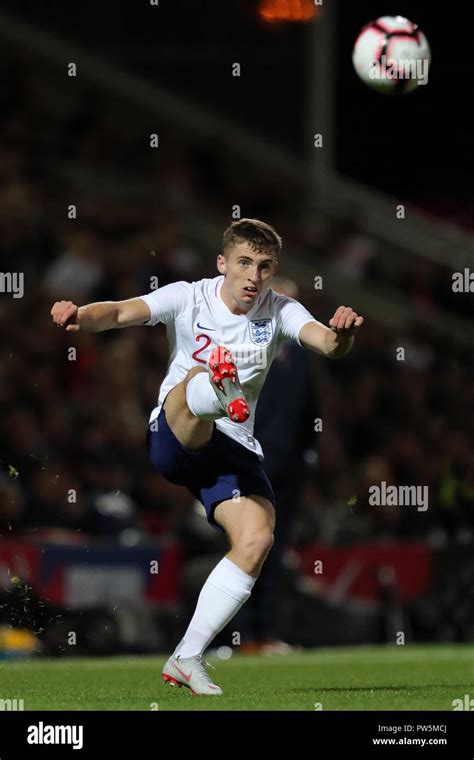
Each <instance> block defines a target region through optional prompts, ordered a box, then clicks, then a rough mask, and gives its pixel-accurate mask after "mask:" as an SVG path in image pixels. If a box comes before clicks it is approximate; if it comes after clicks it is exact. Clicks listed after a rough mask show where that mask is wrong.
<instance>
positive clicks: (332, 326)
mask: <svg viewBox="0 0 474 760" xmlns="http://www.w3.org/2000/svg"><path fill="white" fill-rule="evenodd" d="M363 322H364V317H359V315H358V314H356V312H355V311H354V310H353V309H351V307H350V306H339V308H338V309H336V311H335V313H334V316H333V317H332V318H331V319H330V320H329V327H325V326H324V325H322V324H321V323H320V322H307V323H306V324H305V325H303V327H302V328H301V330H300V333H299V339H300V342H301V344H302V345H303V346H305V347H306V348H310V349H312V350H313V351H317V352H318V353H320V354H324V356H328V357H329V358H330V359H339V358H340V357H341V356H345V355H346V354H347V353H348V351H350V350H351V348H352V345H353V343H354V335H355V333H356V332H357V330H358V329H359V327H360V326H361V325H362V324H363Z"/></svg>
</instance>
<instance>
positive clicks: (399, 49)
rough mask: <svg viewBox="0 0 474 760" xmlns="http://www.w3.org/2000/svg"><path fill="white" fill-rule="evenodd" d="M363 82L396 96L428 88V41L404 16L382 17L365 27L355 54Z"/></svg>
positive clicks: (357, 68) (358, 40)
mask: <svg viewBox="0 0 474 760" xmlns="http://www.w3.org/2000/svg"><path fill="white" fill-rule="evenodd" d="M352 62H353V64H354V68H355V70H356V72H357V74H358V75H359V77H360V78H361V79H362V81H363V82H364V83H365V84H366V85H368V86H369V87H371V88H372V89H373V90H377V91H378V92H383V93H388V94H396V93H406V92H411V91H412V90H415V89H416V88H417V87H418V86H419V85H422V84H427V82H428V70H429V67H430V63H431V52H430V46H429V44H428V40H427V39H426V37H425V35H424V34H423V32H422V31H421V29H419V27H418V26H417V25H416V24H414V23H413V22H412V21H409V20H408V19H406V18H403V16H381V17H380V18H378V19H377V20H376V21H371V22H370V23H369V24H367V25H366V26H364V28H363V29H362V30H361V32H360V34H359V36H358V37H357V39H356V41H355V44H354V50H353V52H352Z"/></svg>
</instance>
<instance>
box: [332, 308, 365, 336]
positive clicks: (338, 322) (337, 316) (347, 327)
mask: <svg viewBox="0 0 474 760" xmlns="http://www.w3.org/2000/svg"><path fill="white" fill-rule="evenodd" d="M363 322H364V317H359V315H358V314H356V312H355V311H354V309H351V307H350V306H339V308H338V309H336V311H335V312H334V316H333V317H332V318H331V319H330V320H329V327H330V328H331V330H333V332H335V333H339V334H340V333H342V334H343V335H347V336H348V337H349V336H351V335H354V333H356V332H357V330H358V329H359V327H360V326H361V325H362V324H363Z"/></svg>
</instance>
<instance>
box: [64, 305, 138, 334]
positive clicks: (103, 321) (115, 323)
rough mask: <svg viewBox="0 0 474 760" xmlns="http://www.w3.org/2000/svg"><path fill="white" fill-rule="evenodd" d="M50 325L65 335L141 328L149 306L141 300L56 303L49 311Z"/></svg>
mask: <svg viewBox="0 0 474 760" xmlns="http://www.w3.org/2000/svg"><path fill="white" fill-rule="evenodd" d="M51 316H52V318H53V322H54V323H55V324H57V325H58V327H65V328H66V331H67V332H79V330H83V331H85V332H102V331H103V330H113V329H115V328H119V327H132V326H133V325H143V324H144V323H145V322H148V320H149V319H150V317H151V312H150V308H149V306H148V305H147V304H146V303H145V301H144V300H143V299H141V298H129V299H127V300H126V301H98V302H97V303H89V304H87V305H85V306H77V305H76V304H75V303H73V302H72V301H56V303H55V304H54V306H53V307H52V309H51Z"/></svg>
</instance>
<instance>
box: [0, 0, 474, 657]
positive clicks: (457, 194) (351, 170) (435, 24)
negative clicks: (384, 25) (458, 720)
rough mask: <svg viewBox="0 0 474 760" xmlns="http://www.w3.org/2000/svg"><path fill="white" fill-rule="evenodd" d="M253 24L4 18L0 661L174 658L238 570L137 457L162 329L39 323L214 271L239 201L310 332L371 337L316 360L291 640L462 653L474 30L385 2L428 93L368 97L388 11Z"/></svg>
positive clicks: (145, 16) (236, 12)
mask: <svg viewBox="0 0 474 760" xmlns="http://www.w3.org/2000/svg"><path fill="white" fill-rule="evenodd" d="M262 5H263V4H259V3H256V2H230V1H227V2H226V3H225V8H224V4H219V3H216V2H205V1H204V0H201V1H200V2H198V1H197V0H196V2H192V1H191V2H184V1H182V2H179V1H176V0H175V1H174V2H171V1H170V2H167V1H166V0H160V2H159V5H158V7H152V6H150V5H149V4H147V3H146V2H142V3H139V4H137V3H120V4H117V3H111V2H102V3H101V4H100V8H99V7H98V6H97V5H96V4H94V3H91V2H82V3H81V4H80V5H79V4H75V3H68V4H61V3H59V2H49V3H43V4H42V5H41V6H39V5H37V4H34V3H31V2H24V1H21V0H15V2H11V3H10V2H3V3H2V10H1V12H0V35H1V39H2V54H1V67H2V73H3V78H2V79H3V81H4V82H5V84H6V86H4V88H2V90H1V120H0V129H1V149H0V176H1V185H0V230H1V234H0V271H2V272H24V275H25V294H24V298H22V299H14V298H12V296H11V294H8V293H4V294H1V295H0V310H1V311H0V314H1V320H0V331H1V342H0V346H1V348H0V351H1V360H0V404H1V408H2V414H1V420H0V427H1V452H0V454H1V463H2V474H1V476H0V533H1V538H0V578H1V583H0V587H1V588H2V589H3V591H2V592H0V620H1V621H2V636H1V639H0V641H1V651H2V653H3V655H4V656H5V657H9V656H13V655H14V654H15V653H17V652H28V651H31V650H39V651H41V652H43V653H46V654H59V655H61V654H68V655H71V654H112V653H115V652H118V651H133V652H163V651H166V650H167V649H169V647H170V646H171V645H172V644H173V643H175V642H176V637H177V635H179V633H180V632H182V629H183V625H184V624H185V622H186V621H187V619H188V615H189V611H190V610H191V609H192V607H193V603H194V600H195V598H196V594H197V592H198V591H199V587H200V583H201V581H202V580H203V579H204V577H205V575H206V573H207V572H208V571H209V570H210V568H211V567H212V565H213V564H214V563H215V561H216V560H217V559H218V558H219V557H220V556H221V555H222V553H223V551H224V550H225V544H224V545H223V544H222V539H221V538H220V537H219V536H218V535H217V534H215V533H214V532H213V531H210V530H208V528H207V525H206V523H205V522H204V521H203V520H202V517H200V515H199V513H198V512H197V511H196V510H195V508H194V505H193V503H192V499H191V498H190V497H188V495H187V493H186V492H185V491H184V490H182V489H179V488H175V487H173V486H171V485H169V484H167V483H166V482H165V481H164V480H163V479H162V478H160V477H159V476H158V475H157V474H156V473H154V472H153V471H152V468H151V465H150V464H149V462H148V459H147V456H146V451H145V447H144V434H145V430H146V422H147V419H148V414H149V411H150V409H151V408H152V407H153V406H154V404H155V400H156V395H157V390H158V387H159V384H160V381H161V379H162V378H163V377H164V372H165V369H166V362H167V344H166V338H165V332H164V328H161V327H160V328H156V329H153V330H151V329H139V328H132V329H129V330H126V331H114V332H109V333H103V334H99V335H87V334H83V335H82V334H81V335H80V336H79V337H78V338H74V339H72V337H71V335H70V334H66V333H64V332H60V331H57V330H56V329H53V327H54V326H53V325H52V322H51V318H50V315H49V312H50V308H51V305H52V303H53V302H54V301H55V300H58V299H72V300H74V301H76V302H77V303H79V304H83V303H87V302H90V301H95V300H109V299H123V298H128V297H133V296H135V295H138V294H140V293H144V292H147V291H148V290H149V289H150V288H149V283H150V278H151V277H155V276H156V277H158V279H159V284H160V285H164V284H166V283H167V282H172V281H174V280H177V279H189V280H191V279H196V278H200V277H203V276H213V272H214V261H215V256H216V253H217V252H218V247H219V241H220V236H221V234H222V230H223V229H224V227H225V226H226V225H227V224H228V223H229V222H230V221H231V218H232V217H231V215H232V209H233V207H234V206H236V205H238V206H240V209H241V214H242V216H256V217H261V218H263V219H265V220H266V221H269V222H270V223H272V224H274V225H275V226H276V228H277V230H278V231H279V232H280V233H281V234H282V235H283V238H284V241H285V248H284V254H283V256H282V262H281V273H282V274H284V275H285V276H287V277H291V278H292V279H293V280H294V281H295V282H296V283H297V284H298V287H299V290H300V300H301V301H302V302H303V303H304V304H305V305H306V306H307V307H308V308H309V309H310V310H311V311H312V312H313V313H314V314H315V316H316V317H317V318H319V319H321V320H322V321H324V322H327V320H328V319H329V317H330V316H331V315H332V313H333V311H334V309H335V307H336V306H338V305H339V304H340V303H347V304H350V305H351V306H353V307H354V308H355V309H356V310H357V311H358V312H359V313H362V314H364V315H365V316H366V325H365V327H364V330H363V331H362V332H361V334H360V336H359V337H358V339H357V344H356V348H355V350H354V351H353V352H352V353H351V354H350V355H349V356H348V357H347V358H345V359H344V360H342V361H340V362H334V363H331V362H327V361H324V360H322V359H319V358H318V357H315V356H314V357H311V362H312V372H313V376H314V383H315V393H316V394H317V398H318V404H319V409H320V417H321V418H322V420H323V425H324V427H323V432H322V433H320V434H318V435H317V436H316V438H315V442H314V446H315V450H316V452H317V456H315V455H314V453H313V454H308V456H307V458H306V469H305V476H304V482H303V483H302V494H301V500H300V503H299V504H297V505H296V504H295V505H294V510H295V515H294V519H293V522H292V527H291V535H290V536H289V542H288V550H287V552H286V554H285V564H284V575H283V577H282V581H281V601H282V605H281V607H282V609H281V619H280V621H279V627H280V634H281V636H282V637H283V638H284V639H286V640H287V641H289V642H290V643H294V644H301V645H303V646H319V645H323V644H324V645H331V644H352V643H370V642H394V640H395V637H396V634H397V632H399V631H403V632H404V633H405V635H406V638H407V641H438V640H439V641H455V642H467V641H472V640H473V638H474V606H473V602H472V592H471V590H472V583H473V580H474V562H473V554H472V546H473V511H472V509H473V502H474V468H473V459H472V419H473V396H472V388H473V373H472V368H473V366H472V339H473V331H472V293H464V294H463V293H453V290H452V274H453V272H455V271H463V269H464V267H467V266H469V265H471V266H472V261H473V243H472V205H471V204H472V200H471V183H470V180H471V176H472V171H473V169H474V167H473V161H474V159H473V141H472V133H471V131H470V129H469V127H468V124H467V115H466V101H467V100H469V98H470V95H471V92H470V91H471V90H472V81H473V80H472V76H471V75H472V61H469V60H468V52H467V51H468V50H469V44H468V43H469V41H468V39H467V31H466V30H465V29H464V28H463V25H462V24H461V25H460V27H459V26H456V35H455V36H454V35H451V36H448V37H446V35H445V34H444V31H445V28H444V24H445V19H444V16H443V17H442V16H440V15H439V14H438V13H437V12H434V11H433V7H432V4H428V3H414V4H409V5H407V4H405V5H404V4H403V3H401V4H399V6H397V10H398V11H399V12H400V13H405V14H406V15H407V16H409V17H410V18H412V19H413V20H415V21H416V22H417V23H419V25H420V26H421V28H422V29H423V30H424V31H425V33H426V35H427V37H428V39H429V41H430V44H431V47H432V53H433V65H432V69H431V74H430V82H429V85H428V86H427V87H426V88H422V89H421V90H420V91H419V92H417V93H415V94H414V95H412V96H409V97H406V98H403V99H399V98H396V99H384V98H382V97H380V96H376V95H374V94H373V93H371V92H369V91H368V90H366V89H364V87H363V85H362V84H361V83H360V82H359V81H358V80H357V77H356V75H355V74H354V73H353V71H352V69H351V61H350V50H351V47H352V42H353V40H354V39H355V36H356V34H357V32H358V30H359V29H360V27H361V26H362V25H363V24H364V23H365V22H366V21H368V20H369V19H370V18H372V17H375V16H379V15H382V14H383V13H384V12H393V5H392V4H389V3H387V2H383V1H381V2H377V3H374V2H369V3H365V4H364V7H363V8H361V6H360V5H357V4H347V5H346V4H344V5H343V4H342V3H340V2H339V3H332V4H329V3H325V8H324V11H321V12H319V11H320V9H317V17H316V18H315V20H314V21H313V22H311V23H307V24H303V23H298V22H294V23H290V22H284V21H280V22H279V23H267V22H265V20H264V19H263V18H262V15H261V13H260V14H259V9H260V11H261V6H262ZM267 5H269V6H270V5H272V4H271V3H268V4H267ZM281 5H282V6H285V7H286V8H287V9H288V8H290V7H291V6H292V3H290V2H288V3H282V4H281ZM294 5H295V6H296V5H297V6H298V7H300V8H302V7H304V6H305V3H303V2H302V3H295V4H294ZM309 5H311V4H309ZM402 6H403V7H402ZM275 8H276V5H275V4H273V11H272V12H276V11H275ZM452 12H453V13H454V6H453V11H452ZM463 35H464V36H465V40H464V41H465V44H463ZM441 37H442V39H441ZM71 62H73V63H75V64H76V65H77V76H75V77H70V76H68V74H67V66H68V64H69V63H71ZM236 62H237V63H240V66H241V73H240V76H239V77H235V76H232V65H233V64H234V63H236ZM152 133H156V134H158V136H159V147H158V148H156V149H153V148H151V147H150V135H151V134H152ZM315 133H322V134H323V139H324V148H323V149H322V150H321V149H315V148H314V147H313V139H314V134H315ZM69 204H75V205H76V206H77V219H75V220H71V219H68V217H67V206H68V205H69ZM398 204H406V216H405V219H403V220H400V219H397V218H396V207H397V205H398ZM316 276H322V278H323V289H322V290H315V288H314V287H313V283H314V278H315V277H316ZM71 346H75V347H76V349H77V358H76V360H73V361H69V360H68V351H69V349H70V347H71ZM400 346H401V347H404V348H405V352H406V353H405V361H403V362H401V361H397V359H396V351H397V348H398V347H400ZM307 423H308V426H309V427H312V425H313V420H312V419H308V421H307ZM381 481H386V482H388V483H393V484H396V485H410V484H417V485H422V486H425V485H426V486H428V488H429V496H430V503H429V509H428V510H427V511H426V512H419V511H417V510H416V509H415V508H413V507H411V508H410V507H393V508H387V507H385V508H380V507H371V506H369V504H368V487H369V486H370V485H371V484H377V483H380V482H381ZM70 489H74V491H75V497H72V500H71V496H70ZM68 495H69V496H68ZM318 560H321V561H323V565H324V567H325V572H323V573H322V574H321V575H317V574H315V572H314V563H315V562H316V561H318ZM155 561H157V562H158V563H159V572H158V573H157V574H153V573H151V572H150V566H151V565H150V563H153V562H155ZM71 630H75V631H78V632H79V635H78V643H77V645H74V646H71V645H70V643H69V642H68V632H69V631H71ZM25 631H30V632H33V637H28V635H27V634H25ZM219 641H220V643H221V644H227V645H230V643H231V642H230V634H229V632H225V633H224V634H223V635H222V636H221V637H220V640H219Z"/></svg>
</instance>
